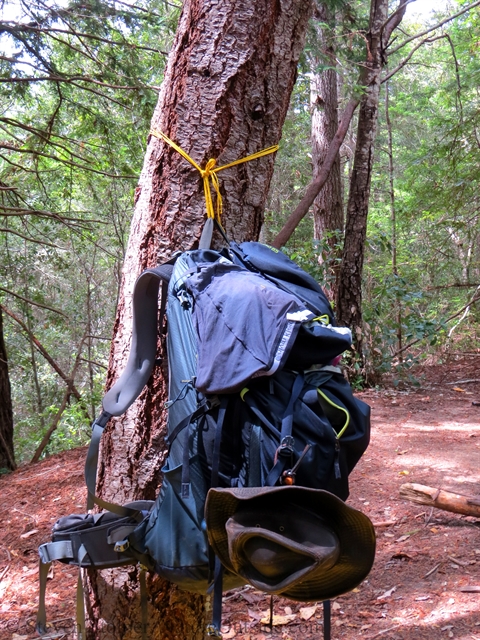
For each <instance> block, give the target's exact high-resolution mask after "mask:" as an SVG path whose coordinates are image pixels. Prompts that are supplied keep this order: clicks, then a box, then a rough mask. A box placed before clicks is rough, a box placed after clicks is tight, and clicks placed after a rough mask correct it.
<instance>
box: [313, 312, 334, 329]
mask: <svg viewBox="0 0 480 640" xmlns="http://www.w3.org/2000/svg"><path fill="white" fill-rule="evenodd" d="M315 320H317V321H318V322H321V323H322V324H323V325H325V326H328V325H329V324H330V318H329V317H328V316H327V314H324V315H323V316H317V317H316V318H312V320H311V322H315Z"/></svg>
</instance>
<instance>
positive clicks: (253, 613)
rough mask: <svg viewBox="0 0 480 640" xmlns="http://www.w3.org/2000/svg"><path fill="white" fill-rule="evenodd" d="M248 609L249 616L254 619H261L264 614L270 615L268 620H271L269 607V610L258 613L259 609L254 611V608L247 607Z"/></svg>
mask: <svg viewBox="0 0 480 640" xmlns="http://www.w3.org/2000/svg"><path fill="white" fill-rule="evenodd" d="M247 611H248V616H249V617H250V618H252V620H261V619H262V618H263V616H267V615H268V620H269V621H270V611H269V610H268V609H267V611H262V612H261V613H258V612H257V611H253V609H247Z"/></svg>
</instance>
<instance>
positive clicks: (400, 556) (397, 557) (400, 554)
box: [392, 551, 413, 560]
mask: <svg viewBox="0 0 480 640" xmlns="http://www.w3.org/2000/svg"><path fill="white" fill-rule="evenodd" d="M404 558H405V560H412V558H413V556H409V555H408V553H404V552H403V551H399V552H398V553H394V554H393V556H392V559H394V560H402V559H404Z"/></svg>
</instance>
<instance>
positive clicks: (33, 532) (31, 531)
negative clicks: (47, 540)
mask: <svg viewBox="0 0 480 640" xmlns="http://www.w3.org/2000/svg"><path fill="white" fill-rule="evenodd" d="M35 533H38V529H30V531H27V532H26V533H22V535H21V536H20V538H29V537H30V536H33V535H34V534H35ZM22 637H25V638H27V637H28V636H22Z"/></svg>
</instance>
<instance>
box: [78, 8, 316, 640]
mask: <svg viewBox="0 0 480 640" xmlns="http://www.w3.org/2000/svg"><path fill="white" fill-rule="evenodd" d="M310 10H311V7H310V3H309V2H305V0H257V2H246V1H243V0H224V2H222V3H218V2H216V1H215V0H188V1H187V2H186V3H185V4H184V7H183V11H182V14H181V17H180V22H179V27H178V31H177V35H176V39H175V42H174V45H173V48H172V52H171V54H170V57H169V61H168V65H167V69H166V72H165V79H164V82H163V85H162V88H161V90H160V95H159V101H158V104H157V108H156V110H155V113H154V115H153V119H152V128H155V129H158V130H160V131H163V132H164V133H165V134H166V135H168V136H169V137H170V138H172V139H174V140H175V142H177V143H178V144H179V145H180V146H181V147H182V148H183V149H184V150H185V151H186V152H187V153H188V154H189V155H190V156H191V157H192V158H194V160H195V161H196V162H197V163H198V164H199V165H200V166H201V167H204V166H205V164H206V162H207V161H208V160H209V159H210V158H215V159H216V160H217V161H218V162H217V164H218V165H222V164H226V163H228V162H231V161H233V160H236V159H237V158H241V157H244V156H247V155H249V154H251V153H253V152H255V151H259V150H261V149H263V148H265V147H269V146H271V145H273V144H275V143H277V142H278V140H279V138H280V136H281V128H282V125H283V122H284V119H285V115H286V111H287V107H288V103H289V98H290V94H291V91H292V88H293V84H294V82H295V77H296V67H297V62H298V58H299V56H300V53H301V51H302V48H303V42H304V35H305V31H306V26H307V21H308V18H309V15H310ZM272 171H273V157H272V156H267V157H265V158H262V159H259V160H254V161H251V162H248V163H245V164H242V165H240V166H238V167H234V168H232V169H228V170H226V171H225V172H222V173H221V174H220V176H219V178H220V181H221V187H220V188H221V193H222V198H223V212H224V213H223V220H222V222H223V226H224V228H225V229H226V232H227V233H228V235H229V236H230V237H231V238H232V239H235V240H244V239H255V238H256V237H257V236H258V233H259V230H260V228H261V224H262V217H263V209H264V204H265V200H266V196H267V192H268V186H269V183H270V179H271V176H272ZM204 218H205V199H204V195H203V186H202V180H201V179H200V176H199V174H198V172H197V170H196V169H195V168H194V167H192V166H191V165H190V164H189V163H188V162H186V161H185V160H184V159H183V158H181V157H180V155H179V154H178V153H177V152H176V151H174V150H173V149H171V148H170V147H168V146H167V145H166V144H165V143H163V142H161V141H160V140H158V139H157V138H155V137H150V139H149V144H148V147H147V151H146V156H145V162H144V167H143V170H142V174H141V177H140V181H139V185H138V187H137V191H136V205H135V211H134V215H133V220H132V225H131V230H130V238H129V243H128V247H127V252H126V256H125V263H124V268H123V276H122V285H121V290H120V297H119V305H118V311H117V317H116V321H115V327H114V338H113V343H112V352H111V360H110V369H109V376H108V386H111V384H112V383H113V381H114V380H115V379H116V378H117V377H118V375H119V374H120V373H121V371H122V370H123V368H124V365H125V363H126V358H127V356H128V350H129V342H130V336H131V296H132V289H133V285H134V282H135V280H136V278H137V276H138V275H139V273H140V272H141V271H142V270H143V269H145V268H146V267H151V266H154V265H156V264H158V263H159V262H161V261H163V260H165V259H166V258H168V257H170V256H171V255H172V254H173V253H174V252H175V251H178V250H186V249H190V248H193V247H195V246H196V245H197V242H198V239H199V237H200V233H201V228H202V224H203V221H204ZM162 373H164V372H162V371H160V370H157V371H155V373H154V375H153V376H152V379H151V380H150V383H149V385H148V386H147V388H146V389H145V390H144V392H143V393H142V394H141V396H140V398H139V399H138V400H137V401H136V402H135V403H134V405H133V406H132V407H131V408H130V409H129V410H128V411H127V413H126V414H125V415H124V416H122V417H121V418H119V419H116V420H115V422H114V424H113V425H112V426H110V427H109V428H108V429H107V432H106V433H105V435H104V438H103V439H104V442H103V446H102V452H101V464H100V468H99V478H98V480H99V482H98V486H99V493H100V494H101V495H102V496H103V497H104V498H107V499H111V500H115V501H117V502H125V501H126V500H129V499H133V498H150V499H153V498H154V497H155V496H156V494H157V491H158V486H159V482H160V477H159V474H160V469H161V467H162V464H163V461H164V457H165V450H164V440H163V438H164V436H165V416H164V412H163V403H164V401H165V398H166V390H165V385H164V377H163V375H162ZM136 586H137V580H136V572H135V571H132V570H130V571H129V570H125V571H119V570H114V571H109V572H102V576H101V577H100V576H98V575H96V574H92V575H91V576H90V587H91V597H90V602H89V612H90V619H91V620H90V631H89V634H90V635H89V637H91V638H99V637H101V632H102V629H104V628H105V627H106V626H107V627H108V628H110V629H113V630H114V634H113V636H112V637H115V638H117V637H118V638H120V637H121V638H133V637H138V635H136V634H135V628H136V625H138V622H139V619H140V607H139V603H138V599H137V598H136V597H135V591H136ZM148 587H149V616H148V618H149V638H150V639H151V640H156V639H157V638H158V639H161V640H166V639H167V638H172V639H173V638H179V639H182V640H191V639H194V638H195V639H196V638H203V637H204V629H205V625H204V619H205V610H204V602H203V598H201V597H199V596H193V595H191V594H188V593H185V592H181V591H179V590H178V589H176V588H174V587H172V586H171V585H169V584H167V583H165V582H164V581H161V580H160V579H158V578H155V577H152V578H151V579H149V583H148ZM137 628H138V627H137Z"/></svg>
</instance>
